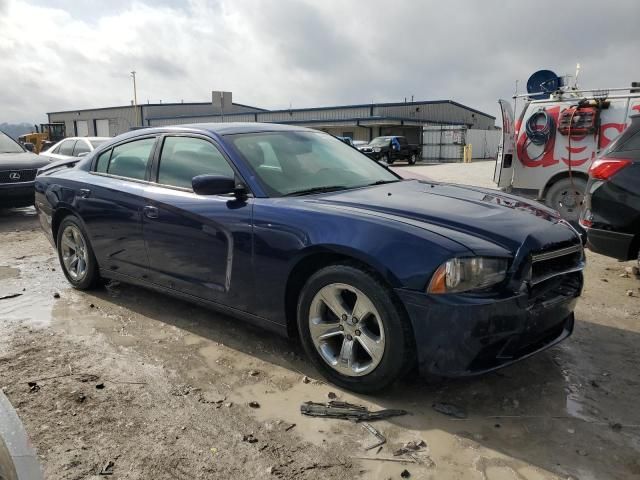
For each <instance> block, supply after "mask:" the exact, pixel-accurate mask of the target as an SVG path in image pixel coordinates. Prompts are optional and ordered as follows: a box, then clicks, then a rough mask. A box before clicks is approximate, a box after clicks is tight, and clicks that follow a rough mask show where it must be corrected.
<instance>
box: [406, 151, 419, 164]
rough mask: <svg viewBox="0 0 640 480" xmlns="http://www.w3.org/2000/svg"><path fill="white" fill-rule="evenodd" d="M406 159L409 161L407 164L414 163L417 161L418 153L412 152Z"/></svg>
mask: <svg viewBox="0 0 640 480" xmlns="http://www.w3.org/2000/svg"><path fill="white" fill-rule="evenodd" d="M407 161H408V162H409V165H415V164H416V162H417V161H418V155H417V154H415V153H412V154H411V155H410V156H409V158H408V159H407Z"/></svg>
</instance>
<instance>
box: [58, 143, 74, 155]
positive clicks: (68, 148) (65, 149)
mask: <svg viewBox="0 0 640 480" xmlns="http://www.w3.org/2000/svg"><path fill="white" fill-rule="evenodd" d="M75 144H76V141H75V140H65V141H64V142H62V143H61V144H60V150H58V153H59V154H60V155H68V156H69V157H71V156H72V155H73V146H74V145H75Z"/></svg>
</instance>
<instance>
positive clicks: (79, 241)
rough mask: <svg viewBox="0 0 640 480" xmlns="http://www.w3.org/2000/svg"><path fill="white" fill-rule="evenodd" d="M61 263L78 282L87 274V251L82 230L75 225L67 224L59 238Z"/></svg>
mask: <svg viewBox="0 0 640 480" xmlns="http://www.w3.org/2000/svg"><path fill="white" fill-rule="evenodd" d="M60 248H61V252H62V263H63V264H64V268H65V270H66V271H67V273H68V274H69V276H70V277H71V278H72V279H73V280H74V281H77V282H80V281H82V280H83V279H84V277H85V276H86V275H87V268H88V263H89V253H88V252H87V243H86V242H85V239H84V237H83V235H82V232H81V231H80V229H79V228H78V227H76V226H75V225H68V226H66V227H65V229H64V230H63V232H62V238H61V245H60Z"/></svg>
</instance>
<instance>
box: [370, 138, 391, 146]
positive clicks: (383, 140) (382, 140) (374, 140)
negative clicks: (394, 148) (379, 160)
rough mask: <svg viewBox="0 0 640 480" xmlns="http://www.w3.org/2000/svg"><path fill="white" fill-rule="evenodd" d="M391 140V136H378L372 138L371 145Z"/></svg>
mask: <svg viewBox="0 0 640 480" xmlns="http://www.w3.org/2000/svg"><path fill="white" fill-rule="evenodd" d="M390 141H391V137H377V138H374V139H373V140H371V143H370V144H369V145H371V146H373V147H375V146H376V145H387V144H388V143H389V142H390Z"/></svg>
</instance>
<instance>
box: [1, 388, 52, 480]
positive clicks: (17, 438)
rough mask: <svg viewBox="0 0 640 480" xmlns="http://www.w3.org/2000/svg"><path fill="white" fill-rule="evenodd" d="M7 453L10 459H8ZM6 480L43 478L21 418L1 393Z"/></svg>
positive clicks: (4, 472)
mask: <svg viewBox="0 0 640 480" xmlns="http://www.w3.org/2000/svg"><path fill="white" fill-rule="evenodd" d="M3 447H6V448H4V449H3ZM3 450H4V452H3ZM3 453H4V455H3ZM7 453H8V455H9V456H10V458H7ZM16 475H17V476H16ZM5 478H6V480H42V478H43V477H42V472H41V471H40V464H39V462H38V457H37V455H36V451H35V449H34V448H33V446H32V445H31V442H30V441H29V437H28V436H27V432H26V431H25V429H24V427H23V426H22V422H21V421H20V418H18V414H17V413H16V411H15V410H14V409H13V407H12V406H11V403H10V402H9V400H8V399H7V397H5V395H4V394H3V393H2V391H0V479H3V480H4V479H5Z"/></svg>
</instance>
